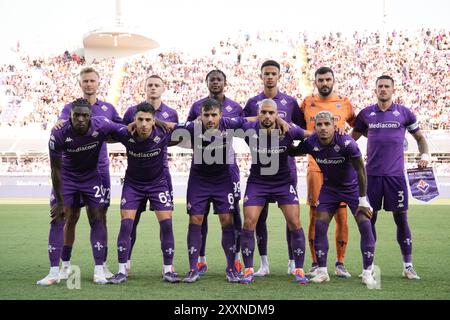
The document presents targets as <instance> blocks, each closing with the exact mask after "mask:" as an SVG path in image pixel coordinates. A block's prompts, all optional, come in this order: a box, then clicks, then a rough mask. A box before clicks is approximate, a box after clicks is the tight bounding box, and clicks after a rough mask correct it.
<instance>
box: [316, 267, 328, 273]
mask: <svg viewBox="0 0 450 320" xmlns="http://www.w3.org/2000/svg"><path fill="white" fill-rule="evenodd" d="M317 271H319V273H328V269H327V267H319V268H317Z"/></svg>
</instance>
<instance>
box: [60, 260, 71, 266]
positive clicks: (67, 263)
mask: <svg viewBox="0 0 450 320" xmlns="http://www.w3.org/2000/svg"><path fill="white" fill-rule="evenodd" d="M61 266H62V267H63V268H68V267H70V260H69V261H63V262H62V264H61Z"/></svg>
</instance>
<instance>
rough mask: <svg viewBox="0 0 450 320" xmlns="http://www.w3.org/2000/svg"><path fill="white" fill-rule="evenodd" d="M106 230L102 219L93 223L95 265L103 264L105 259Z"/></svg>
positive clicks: (92, 241) (92, 235) (92, 240)
mask: <svg viewBox="0 0 450 320" xmlns="http://www.w3.org/2000/svg"><path fill="white" fill-rule="evenodd" d="M105 244H106V230H105V224H104V223H103V221H102V220H94V221H93V222H92V223H91V246H92V254H93V256H94V261H95V265H96V266H99V265H103V261H104V260H105Z"/></svg>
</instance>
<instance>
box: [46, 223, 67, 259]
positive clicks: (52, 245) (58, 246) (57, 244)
mask: <svg viewBox="0 0 450 320" xmlns="http://www.w3.org/2000/svg"><path fill="white" fill-rule="evenodd" d="M65 223H66V222H65V221H64V220H63V221H52V222H51V223H50V231H49V233H48V248H47V249H48V258H49V260H50V267H58V266H59V259H60V258H61V251H62V248H63V244H64V224H65Z"/></svg>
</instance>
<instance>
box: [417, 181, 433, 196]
mask: <svg viewBox="0 0 450 320" xmlns="http://www.w3.org/2000/svg"><path fill="white" fill-rule="evenodd" d="M429 187H430V185H429V184H428V183H427V182H426V181H425V180H420V181H419V183H418V184H417V188H418V189H419V190H420V191H422V192H423V193H425V192H427V190H428V188H429Z"/></svg>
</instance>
